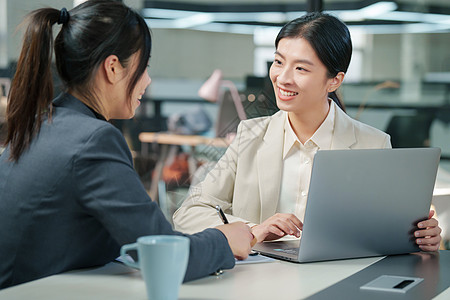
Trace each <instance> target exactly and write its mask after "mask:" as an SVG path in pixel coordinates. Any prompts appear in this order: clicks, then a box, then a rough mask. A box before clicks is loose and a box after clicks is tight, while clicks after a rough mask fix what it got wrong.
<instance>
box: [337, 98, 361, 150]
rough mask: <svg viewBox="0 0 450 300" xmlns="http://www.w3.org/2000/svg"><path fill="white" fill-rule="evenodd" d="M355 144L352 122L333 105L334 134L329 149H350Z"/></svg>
mask: <svg viewBox="0 0 450 300" xmlns="http://www.w3.org/2000/svg"><path fill="white" fill-rule="evenodd" d="M355 143H356V134H355V127H354V123H353V120H352V119H351V118H350V117H349V116H348V115H347V114H346V113H345V112H343V111H342V110H341V109H340V108H339V107H338V106H337V105H335V118H334V134H333V139H332V141H331V149H350V148H351V146H352V145H354V144H355Z"/></svg>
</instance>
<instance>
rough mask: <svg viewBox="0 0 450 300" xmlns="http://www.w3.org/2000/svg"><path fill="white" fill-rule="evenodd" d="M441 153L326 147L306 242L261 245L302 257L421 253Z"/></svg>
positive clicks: (316, 173)
mask: <svg viewBox="0 0 450 300" xmlns="http://www.w3.org/2000/svg"><path fill="white" fill-rule="evenodd" d="M440 153H441V150H440V149H439V148H403V149H371V150H329V151H318V152H317V154H316V155H315V157H314V164H313V168H312V173H311V182H310V186H309V193H308V202H307V205H306V211H305V217H304V224H303V231H302V236H301V239H300V240H296V241H279V242H264V243H259V244H256V245H255V246H254V247H253V249H254V250H255V251H257V252H260V253H261V254H264V255H267V256H271V257H275V258H279V259H283V260H289V261H294V262H313V261H323V260H334V259H347V258H356V257H369V256H380V255H392V254H404V253H411V252H417V251H420V248H419V247H418V246H417V245H416V244H415V239H414V237H413V232H414V231H415V230H416V229H417V228H416V224H417V222H419V221H421V220H424V219H426V218H428V212H429V209H430V204H431V199H432V195H433V188H434V184H435V180H436V173H437V168H438V165H439V159H440Z"/></svg>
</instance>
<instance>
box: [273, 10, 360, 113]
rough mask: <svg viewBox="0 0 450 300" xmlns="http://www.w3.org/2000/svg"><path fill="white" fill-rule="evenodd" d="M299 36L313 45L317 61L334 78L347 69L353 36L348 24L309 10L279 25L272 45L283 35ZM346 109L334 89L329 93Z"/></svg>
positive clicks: (288, 36) (276, 43)
mask: <svg viewBox="0 0 450 300" xmlns="http://www.w3.org/2000/svg"><path fill="white" fill-rule="evenodd" d="M295 37H301V38H303V39H305V40H307V41H308V42H309V43H310V45H311V46H312V47H313V49H314V51H315V52H316V54H317V56H318V57H319V59H320V61H321V62H322V63H323V64H324V65H325V67H326V68H327V70H328V77H329V78H333V77H335V76H336V75H337V74H338V73H339V72H344V73H346V72H347V69H348V66H349V64H350V59H351V57H352V39H351V37H350V32H349V31H348V28H347V26H346V25H345V24H344V23H343V22H342V21H340V20H339V19H338V18H336V17H334V16H332V15H329V14H326V13H321V12H312V13H308V14H306V15H304V16H302V17H300V18H298V19H295V20H292V21H290V22H289V23H287V24H286V25H284V26H283V28H281V30H280V32H279V33H278V36H277V38H276V39H275V47H276V48H278V43H279V42H280V40H281V39H283V38H295ZM328 96H329V97H330V98H331V99H333V100H334V101H335V102H336V104H337V105H338V106H339V107H341V108H342V109H344V110H345V108H344V105H343V103H342V101H341V100H340V98H339V97H338V95H337V94H336V92H331V93H329V95H328Z"/></svg>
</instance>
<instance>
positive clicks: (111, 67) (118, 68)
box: [103, 55, 124, 84]
mask: <svg viewBox="0 0 450 300" xmlns="http://www.w3.org/2000/svg"><path fill="white" fill-rule="evenodd" d="M103 70H104V71H105V75H106V76H105V77H106V80H108V82H109V83H111V84H114V83H116V82H117V81H119V80H120V79H122V77H123V75H122V73H123V71H124V68H123V66H122V65H121V63H120V61H119V58H118V57H117V56H116V55H110V56H108V57H107V58H106V59H105V60H104V62H103Z"/></svg>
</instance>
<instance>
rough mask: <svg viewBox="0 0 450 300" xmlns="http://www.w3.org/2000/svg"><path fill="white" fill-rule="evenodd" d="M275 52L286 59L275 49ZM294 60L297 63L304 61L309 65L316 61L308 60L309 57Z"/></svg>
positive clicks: (303, 62)
mask: <svg viewBox="0 0 450 300" xmlns="http://www.w3.org/2000/svg"><path fill="white" fill-rule="evenodd" d="M275 54H276V55H279V56H281V58H283V59H285V57H284V55H283V54H281V53H280V52H278V51H275ZM294 62H295V63H302V64H307V65H311V66H314V63H313V62H312V61H310V60H308V59H296V60H294Z"/></svg>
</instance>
